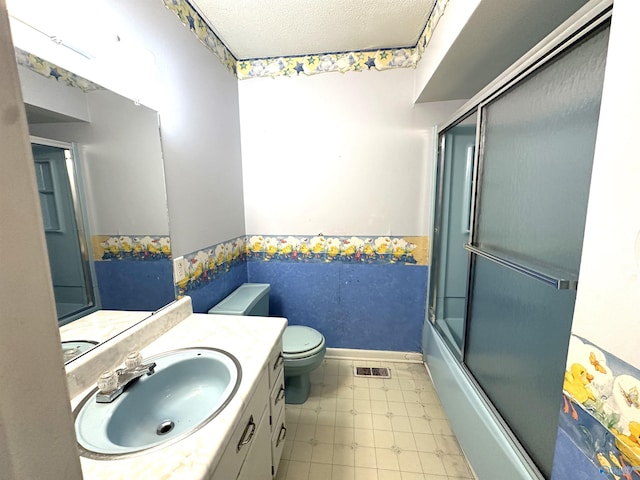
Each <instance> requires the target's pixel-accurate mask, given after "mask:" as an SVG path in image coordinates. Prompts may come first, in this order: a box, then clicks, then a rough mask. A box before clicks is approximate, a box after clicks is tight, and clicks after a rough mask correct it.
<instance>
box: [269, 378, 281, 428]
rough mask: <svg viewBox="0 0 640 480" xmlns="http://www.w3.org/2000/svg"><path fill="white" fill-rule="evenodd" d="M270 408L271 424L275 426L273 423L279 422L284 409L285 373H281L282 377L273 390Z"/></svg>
mask: <svg viewBox="0 0 640 480" xmlns="http://www.w3.org/2000/svg"><path fill="white" fill-rule="evenodd" d="M269 408H270V410H269V411H270V412H271V422H272V425H274V423H273V422H275V421H276V420H277V418H278V417H279V416H280V412H281V411H282V410H283V409H284V371H280V375H279V376H278V379H277V380H276V382H275V384H274V385H273V388H272V389H271V405H270V406H269ZM274 428H275V427H274Z"/></svg>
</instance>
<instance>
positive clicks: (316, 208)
mask: <svg viewBox="0 0 640 480" xmlns="http://www.w3.org/2000/svg"><path fill="white" fill-rule="evenodd" d="M413 77H414V70H411V69H397V70H390V71H385V72H378V71H374V72H362V73H348V74H325V75H315V76H311V77H306V76H300V77H295V78H278V79H251V80H243V81H240V82H239V84H240V87H239V91H240V120H241V131H242V155H243V178H244V189H245V209H246V210H245V211H246V231H247V233H249V234H251V233H260V234H267V235H277V234H291V235H311V234H317V233H320V232H322V233H323V234H325V235H362V236H372V235H405V236H407V235H428V234H429V227H430V203H431V200H430V198H431V194H430V191H431V181H430V180H429V176H428V173H429V172H430V169H431V160H432V154H431V151H432V147H433V144H432V138H433V128H432V127H433V126H434V125H435V124H436V123H438V122H441V121H443V120H445V119H446V118H447V117H448V116H449V115H450V114H451V113H452V112H453V111H454V110H455V108H457V107H458V106H460V104H461V102H443V103H439V104H425V105H422V106H419V107H417V108H414V105H413Z"/></svg>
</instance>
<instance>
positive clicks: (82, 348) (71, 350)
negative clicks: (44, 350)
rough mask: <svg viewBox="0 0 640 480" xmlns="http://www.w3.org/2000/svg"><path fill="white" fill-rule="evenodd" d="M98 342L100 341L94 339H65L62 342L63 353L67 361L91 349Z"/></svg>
mask: <svg viewBox="0 0 640 480" xmlns="http://www.w3.org/2000/svg"><path fill="white" fill-rule="evenodd" d="M97 344H98V342H96V341H94V340H65V341H64V342H62V355H63V356H64V361H65V363H66V362H68V361H70V360H73V359H74V358H76V357H77V356H79V355H82V354H83V353H84V352H86V351H88V350H91V349H92V348H93V347H95V346H96V345H97Z"/></svg>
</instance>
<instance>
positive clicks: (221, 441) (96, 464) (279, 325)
mask: <svg viewBox="0 0 640 480" xmlns="http://www.w3.org/2000/svg"><path fill="white" fill-rule="evenodd" d="M286 325H287V321H286V319H284V318H277V317H268V318H267V317H242V316H229V315H206V314H192V315H190V316H188V317H187V318H186V319H184V320H182V321H181V322H180V323H179V324H178V325H176V326H175V327H173V328H172V329H171V330H169V331H168V332H167V333H165V334H164V335H162V336H160V337H159V338H158V339H157V340H155V341H153V342H152V343H150V344H149V345H147V346H146V347H144V348H143V349H142V350H141V353H142V355H143V358H147V357H149V356H151V355H155V354H158V353H162V352H166V351H169V350H174V349H177V348H184V347H215V348H220V349H222V350H226V351H227V352H229V353H231V354H232V355H234V356H235V357H236V358H237V359H238V361H239V362H240V365H241V367H242V380H241V382H240V386H239V388H238V391H237V392H236V394H235V396H234V398H233V399H232V400H231V401H230V402H229V404H228V405H227V406H226V408H225V409H224V410H223V411H222V412H221V413H220V414H219V415H218V416H217V417H215V418H214V419H213V420H211V421H210V422H209V423H208V424H206V425H205V426H203V427H202V428H201V429H200V430H198V431H196V432H194V433H193V434H191V435H189V436H188V437H186V438H184V439H182V440H180V441H178V442H176V443H173V444H170V445H168V446H166V447H164V448H159V449H155V450H151V451H149V452H147V453H144V454H141V455H136V456H133V457H127V458H123V459H118V460H93V459H90V458H86V457H82V456H81V457H80V462H81V465H82V472H83V475H84V478H85V479H91V480H93V479H109V480H113V479H135V480H140V479H149V480H151V479H153V480H161V479H169V478H172V479H176V478H184V479H189V480H191V479H208V478H209V477H210V476H211V475H212V474H213V471H214V469H215V466H216V465H217V464H218V462H219V460H220V457H221V455H222V453H223V451H224V447H226V444H227V443H228V439H229V438H230V436H231V434H232V432H233V429H234V428H235V426H236V424H237V423H238V421H239V419H240V417H241V415H242V413H243V411H244V409H245V407H246V405H247V403H248V401H249V400H250V398H251V394H252V393H253V390H254V387H255V386H256V383H257V380H258V378H259V376H260V375H261V374H262V373H266V371H265V365H266V363H267V359H268V356H269V354H270V353H271V351H272V349H273V347H274V346H275V343H276V341H277V340H278V339H279V338H280V336H281V335H282V333H283V332H284V329H285V327H286ZM114 367H116V365H104V370H106V369H110V368H114ZM92 388H93V387H91V388H89V389H87V390H85V391H84V392H82V393H80V394H79V395H77V396H76V397H75V398H73V400H72V401H71V406H72V408H75V406H76V405H77V404H78V403H80V401H81V400H82V399H83V398H84V396H85V395H86V394H88V393H89V392H90V391H91V389H92Z"/></svg>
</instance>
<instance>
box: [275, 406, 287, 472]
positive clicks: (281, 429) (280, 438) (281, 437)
mask: <svg viewBox="0 0 640 480" xmlns="http://www.w3.org/2000/svg"><path fill="white" fill-rule="evenodd" d="M272 429H273V432H272V434H273V436H272V437H271V459H272V461H273V476H274V477H275V476H276V473H278V464H279V463H280V457H282V450H283V449H284V441H285V438H286V437H287V427H285V424H284V408H283V409H282V410H281V411H280V416H279V417H278V420H277V421H275V422H274V423H273V425H272Z"/></svg>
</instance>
